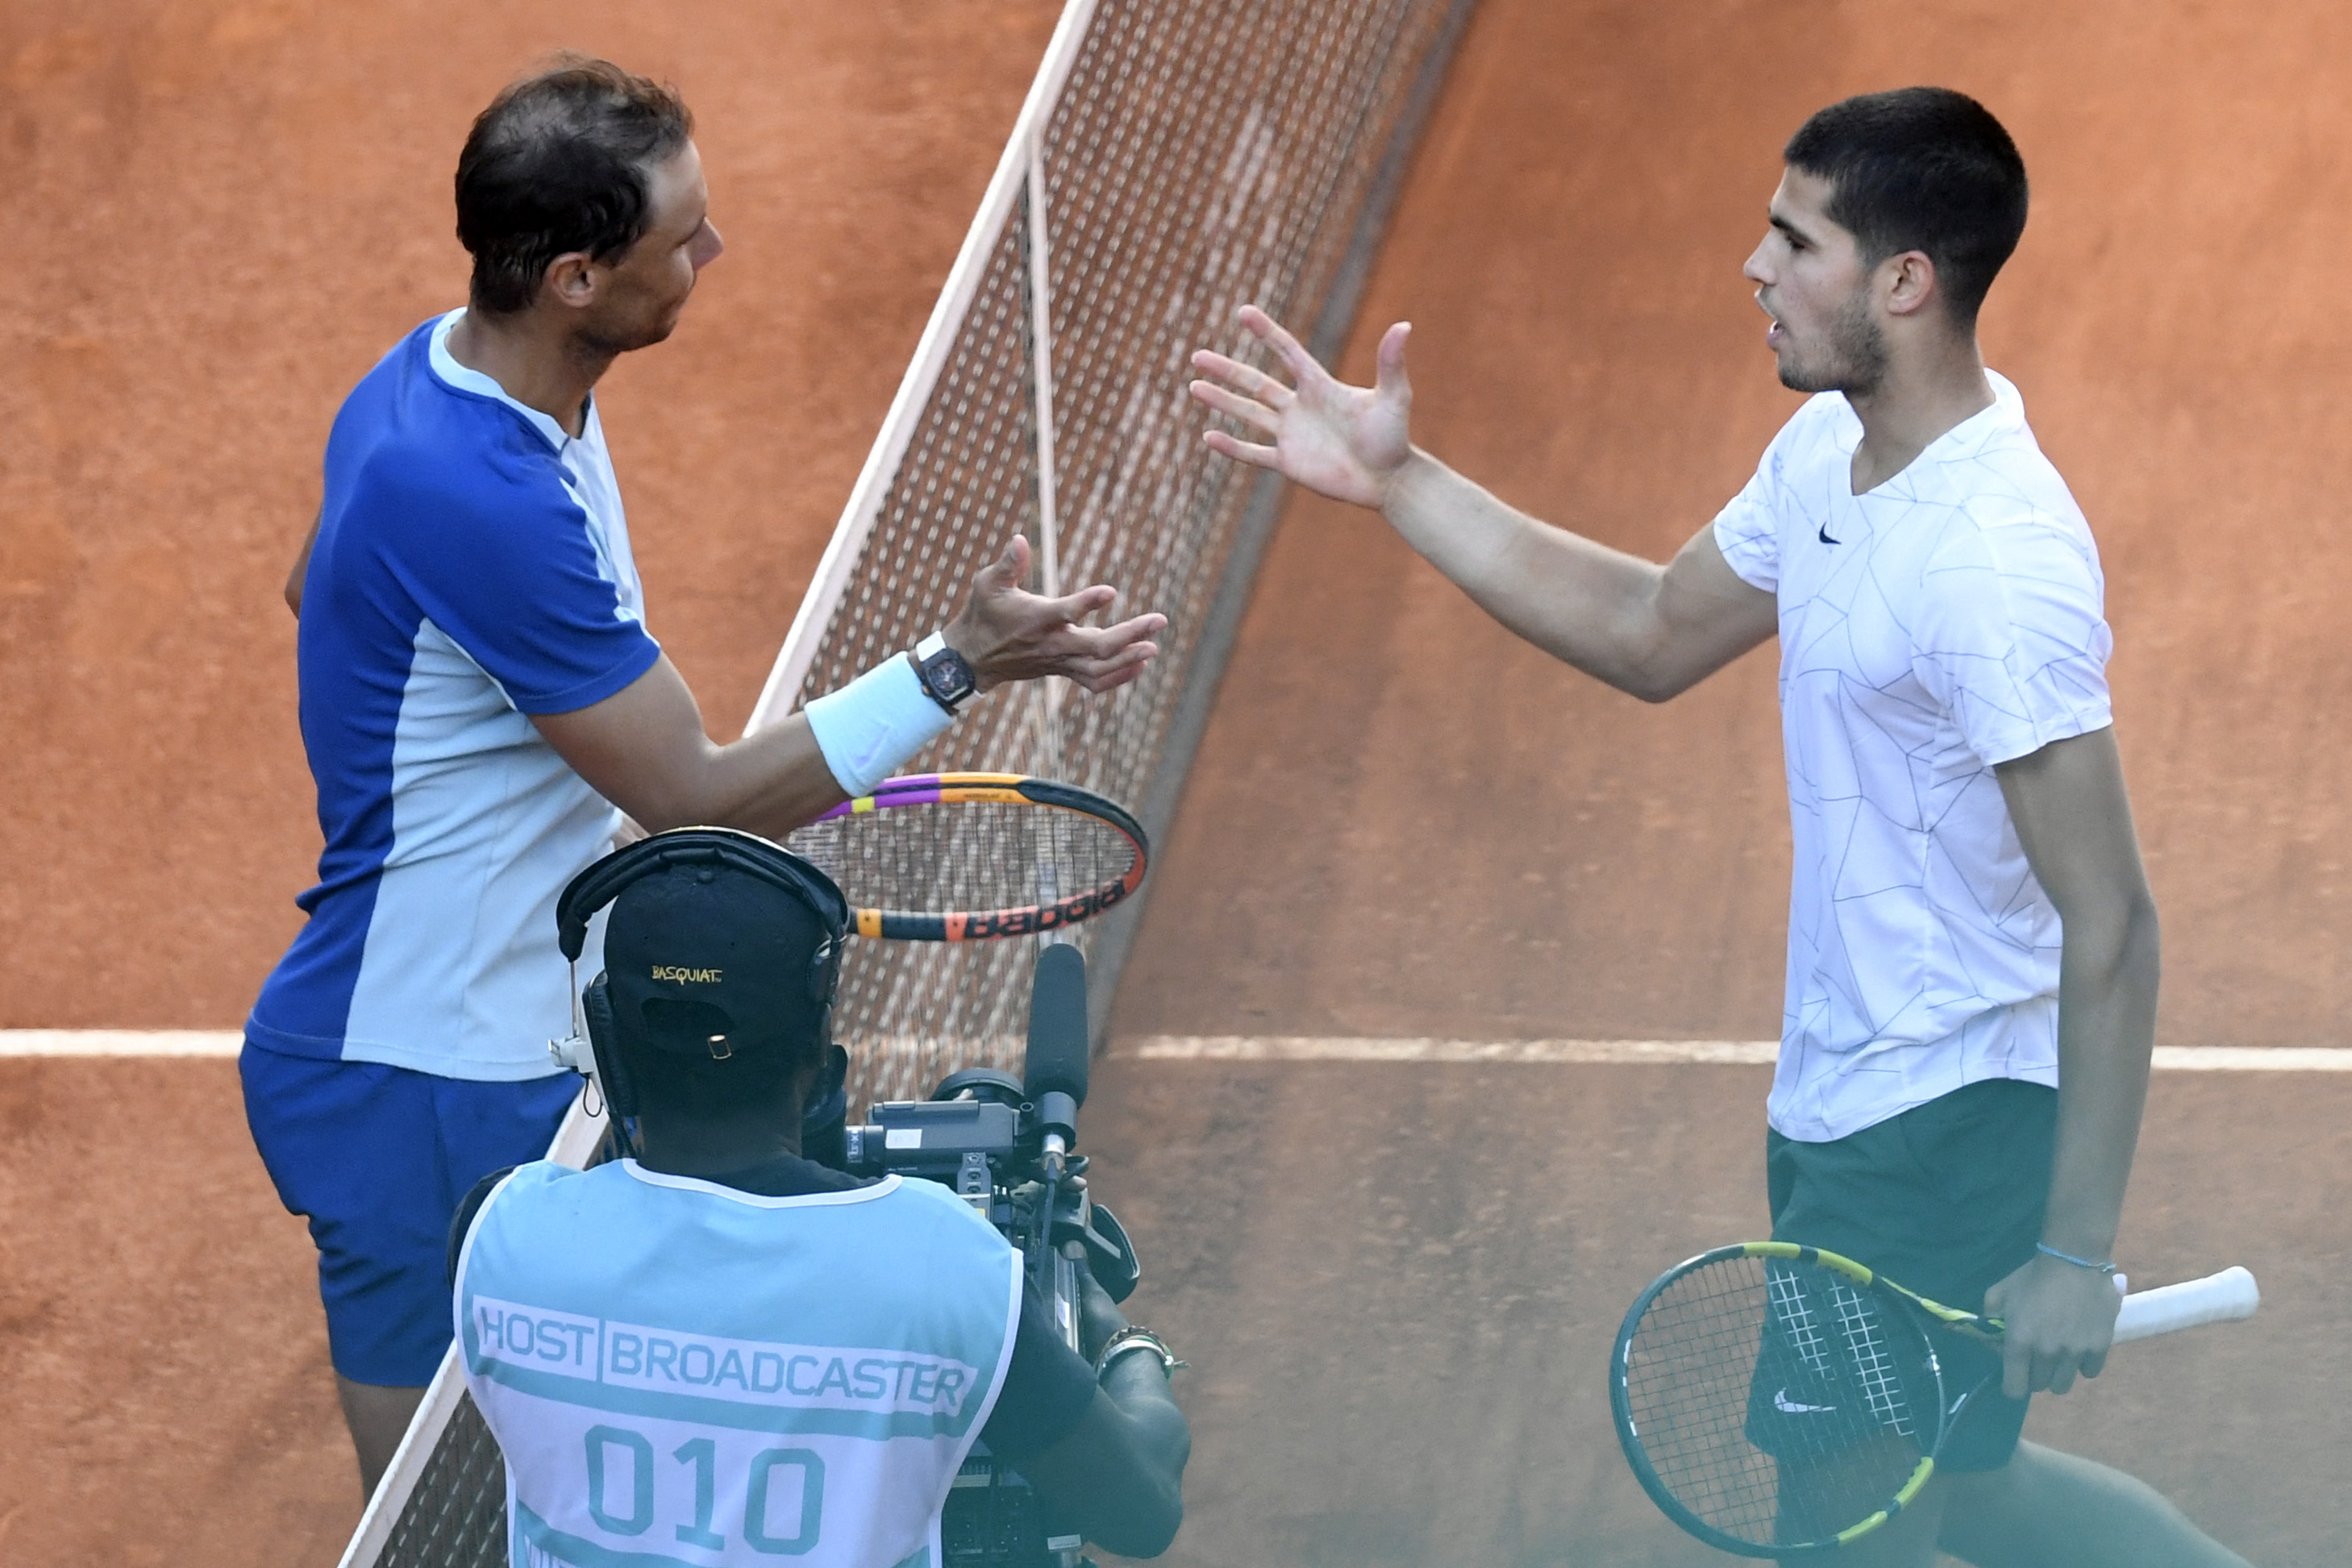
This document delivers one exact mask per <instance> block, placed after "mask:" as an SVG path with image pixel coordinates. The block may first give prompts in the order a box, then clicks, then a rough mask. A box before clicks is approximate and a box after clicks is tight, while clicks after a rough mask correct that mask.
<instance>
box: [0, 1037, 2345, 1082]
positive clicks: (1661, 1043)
mask: <svg viewBox="0 0 2352 1568" xmlns="http://www.w3.org/2000/svg"><path fill="white" fill-rule="evenodd" d="M243 1043H244V1036H243V1035H242V1034H240V1033H239V1032H238V1031H236V1030H184V1029H6V1030H0V1057H10V1056H235V1055H236V1053H237V1051H238V1048H239V1047H240V1046H241V1045H243ZM1113 1054H1115V1055H1118V1056H1134V1057H1139V1058H1142V1059H1144V1060H1146V1061H1435V1062H1482V1061H1502V1062H1530V1063H1537V1064H1547V1063H1558V1064H1563V1065H1573V1064H1577V1063H1603V1064H1607V1063H1616V1064H1621V1065H1622V1064H1633V1065H1643V1064H1651V1065H1664V1066H1673V1065H1678V1064H1688V1063H1696V1064H1705V1065H1732V1066H1744V1067H1769V1066H1770V1065H1771V1064H1772V1062H1773V1061H1774V1059H1775V1058H1776V1057H1778V1055H1779V1054H1780V1047H1779V1046H1778V1045H1777V1044H1776V1043H1775V1042H1774V1041H1772V1040H1391V1039H1386V1038H1381V1037H1375V1036H1363V1035H1235V1034H1210V1035H1167V1034H1159V1035H1147V1036H1145V1037H1144V1038H1142V1039H1141V1040H1137V1041H1136V1042H1135V1043H1134V1044H1133V1045H1132V1046H1126V1047H1121V1048H1120V1049H1118V1051H1115V1052H1114V1053H1113ZM2156 1065H2157V1067H2158V1069H2160V1070H2162V1071H2168V1072H2352V1048H2346V1047H2342V1046H2324V1045H2284V1046H2235V1045H2159V1046H2158V1047H2157V1048H2156Z"/></svg>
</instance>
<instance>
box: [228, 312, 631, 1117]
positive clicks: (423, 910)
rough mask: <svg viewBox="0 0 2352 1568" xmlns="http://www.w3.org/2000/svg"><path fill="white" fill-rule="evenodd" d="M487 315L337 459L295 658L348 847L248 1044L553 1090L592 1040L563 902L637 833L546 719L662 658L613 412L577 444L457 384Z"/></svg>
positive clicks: (391, 362) (365, 418) (427, 328)
mask: <svg viewBox="0 0 2352 1568" xmlns="http://www.w3.org/2000/svg"><path fill="white" fill-rule="evenodd" d="M464 314H465V312H464V311H462V310H458V311H453V312H451V313H450V314H448V315H446V316H444V317H441V318H440V319H437V320H435V321H428V322H426V323H425V325H424V326H422V327H419V328H418V329H416V330H415V332H412V333H411V334H409V336H408V338H407V339H406V340H404V341H403V342H402V343H401V345H400V346H399V347H398V348H396V349H394V350H393V351H392V352H391V353H390V354H388V355H386V356H385V357H384V359H383V361H382V362H381V363H379V364H378V365H377V366H376V367H375V369H373V371H369V372H368V374H367V377H366V379H365V380H363V381H362V382H360V384H359V385H358V387H357V388H355V389H354V390H353V391H352V395H351V396H350V397H349V398H348V399H346V400H345V401H344V403H343V407H342V410H341V413H338V414H337V415H336V417H335V424H334V429H333V432H332V434H330V435H329V437H328V440H327V462H326V494H325V499H324V503H323V505H322V506H321V507H320V516H319V534H318V539H317V542H316V543H315V544H314V545H313V546H312V547H311V551H310V570H309V573H308V575H307V576H306V577H305V578H304V579H303V590H302V615H301V631H300V634H299V643H298V646H299V667H300V682H301V715H302V742H303V746H304V747H305V749H306V750H307V751H308V752H309V754H310V771H311V773H312V775H313V776H314V778H315V779H317V781H318V789H319V826H320V831H321V832H322V833H323V834H324V835H325V838H326V848H325V850H324V852H322V853H321V854H320V857H319V883H318V885H317V886H315V887H313V888H311V889H310V891H309V892H307V893H305V894H302V896H301V897H300V898H299V900H297V902H298V903H299V904H300V906H301V907H302V909H303V910H304V911H305V912H307V913H308V914H309V915H310V923H309V924H308V925H305V926H304V927H303V928H302V931H301V934H300V935H299V936H297V937H296V938H295V939H294V944H293V946H291V947H290V948H289V950H288V951H287V954H286V956H285V957H284V958H283V959H281V960H280V961H279V963H278V967H277V969H276V971H275V972H274V973H272V974H271V976H270V977H269V979H268V983H267V984H265V985H264V986H263V988H262V991H261V997H260V999H259V1000H258V1001H257V1003H256V1004H255V1006H254V1009H253V1015H252V1017H251V1019H249V1020H248V1021H247V1026H246V1030H247V1036H248V1038H249V1039H250V1040H252V1041H253V1042H254V1043H255V1044H257V1045H259V1046H262V1047H264V1048H266V1049H268V1050H271V1051H283V1052H288V1053H291V1054H294V1055H300V1056H323V1057H340V1058H342V1059H343V1060H346V1061H380V1062H389V1063H391V1064H392V1065H394V1066H397V1067H407V1068H415V1069H418V1070H420V1071H427V1072H435V1073H439V1074H442V1075H443V1076H446V1077H451V1078H469V1079H489V1080H512V1079H524V1078H536V1077H541V1076H544V1075H545V1074H546V1073H547V1072H548V1071H549V1064H548V1060H547V1041H548V1040H550V1039H551V1038H553V1037H556V1036H560V1035H562V1034H564V1033H566V1032H568V1030H569V1028H570V1019H571V998H569V997H568V996H567V995H566V994H565V970H564V965H563V962H562V958H561V957H560V956H558V954H557V951H556V946H555V899H556V895H557V894H559V893H561V892H562V888H563V885H564V883H566V882H567V881H569V880H570V879H571V878H572V875H573V874H575V873H577V872H579V871H580V870H581V868H582V867H583V866H585V865H587V864H588V863H589V862H591V861H593V860H594V859H595V858H596V857H597V856H598V855H599V854H601V853H603V852H604V850H605V849H606V848H607V847H608V845H609V843H610V841H611V839H612V835H613V832H614V829H615V827H616V826H617V825H618V823H619V820H620V814H619V813H618V812H617V811H616V810H614V808H613V807H612V806H611V805H609V804H608V803H607V802H606V801H605V800H604V799H603V798H602V797H601V796H599V795H598V794H597V793H596V792H595V791H594V790H593V789H590V788H589V787H588V786H587V784H586V783H584V782H583V780H582V779H580V777H579V776H578V775H577V774H575V773H573V772H572V769H571V768H569V767H568V766H566V765H565V763H564V761H563V759H562V758H561V757H559V756H557V755H556V753H555V750H554V748H553V747H551V746H549V745H548V743H547V742H546V741H545V740H544V739H542V738H541V736H540V734H539V731H538V730H537V729H536V728H535V727H533V726H532V724H531V721H530V717H529V716H530V715H532V714H548V713H568V712H571V711H572V710H573V709H576V708H583V707H586V706H589V705H590V704H592V703H596V702H600V701H602V700H603V699H604V698H605V697H608V696H611V695H613V694H614V693H615V692H618V691H620V690H621V689H622V688H623V687H625V686H626V685H629V683H630V682H632V681H634V680H635V679H636V678H637V677H638V676H639V675H642V674H645V673H646V670H648V669H649V668H651V667H652V665H653V664H654V662H655V660H656V658H657V657H658V656H659V654H660V652H661V650H660V646H659V645H658V644H657V643H655V641H654V640H653V638H652V637H651V636H650V635H649V634H647V632H646V629H645V625H644V613H645V600H644V592H643V590H642V589H641V588H640V587H639V585H638V581H637V571H636V565H635V561H634V560H633V559H632V558H631V556H630V553H629V529H628V523H627V521H626V519H625V517H624V515H623V513H622V510H621V493H620V487H619V486H618V484H617V483H616V482H615V481H614V476H613V464H612V459H611V457H610V456H609V455H607V454H606V452H605V449H604V430H603V427H602V425H601V424H600V423H599V422H598V420H597V416H596V411H595V405H594V403H593V401H592V402H590V404H589V408H588V413H587V417H586V420H585V423H584V425H583V434H582V435H581V436H580V437H579V438H578V439H577V440H574V439H572V438H571V437H569V436H567V435H566V434H564V431H563V428H562V426H561V425H560V424H558V423H556V422H555V421H554V420H552V419H551V418H549V417H548V416H547V415H546V414H544V413H540V412H539V411H538V410H536V409H531V408H526V407H525V406H523V405H522V404H521V403H519V402H515V401H514V400H513V399H512V398H510V397H509V396H507V395H506V393H505V392H503V391H502V390H501V389H500V388H499V384H498V383H497V382H494V381H492V380H491V379H490V378H489V377H488V376H486V375H483V374H482V373H480V372H479V371H472V370H468V369H467V368H466V367H465V366H463V365H460V364H458V363H457V361H455V360H453V359H452V358H450V356H449V351H448V347H447V343H448V337H449V330H450V329H451V328H452V327H454V326H455V325H456V324H457V321H458V319H460V318H461V317H462V316H463V315H464ZM593 958H594V955H593V953H592V954H590V955H588V961H589V962H591V963H592V964H593ZM589 972H592V973H593V969H591V970H590V971H589Z"/></svg>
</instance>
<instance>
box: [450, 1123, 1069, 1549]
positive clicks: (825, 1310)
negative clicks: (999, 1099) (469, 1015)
mask: <svg viewBox="0 0 2352 1568" xmlns="http://www.w3.org/2000/svg"><path fill="white" fill-rule="evenodd" d="M1021 1291H1022V1281H1021V1260H1020V1257H1019V1255H1018V1254H1016V1253H1015V1252H1014V1251H1013V1249H1012V1248H1011V1247H1010V1246H1009V1245H1007V1243H1006V1242H1005V1240H1004V1239H1003V1237H1002V1236H999V1235H998V1234H997V1233H996V1232H995V1231H994V1230H992V1229H991V1228H989V1225H988V1222H987V1221H986V1220H984V1219H982V1218H981V1217H980V1216H979V1215H978V1214H977V1213H976V1212H974V1211H973V1209H972V1207H971V1206H970V1205H969V1204H967V1203H965V1202H964V1201H963V1200H962V1199H961V1198H959V1197H956V1196H955V1195H954V1194H953V1193H951V1192H950V1191H948V1189H947V1188H945V1187H944V1186H939V1185H938V1184H936V1183H932V1182H925V1181H908V1180H905V1179H903V1178H901V1177H898V1176H888V1177H886V1178H885V1179H883V1180H882V1181H880V1182H877V1183H876V1184H874V1185H873V1186H863V1187H858V1188H856V1189H855V1190H852V1191H848V1192H825V1193H814V1194H810V1195H808V1196H805V1197H759V1196H757V1195H755V1194H751V1193H747V1192H739V1191H737V1190H736V1189H734V1188H732V1187H728V1186H719V1185H718V1184H716V1183H713V1182H706V1181H698V1180H695V1179H693V1178H692V1177H688V1176H666V1175H662V1174H658V1173H656V1172H653V1171H648V1170H646V1169H645V1168H644V1167H643V1166H639V1165H638V1164H637V1163H636V1162H635V1160H623V1161H620V1162H618V1163H615V1164H610V1165H603V1166H597V1167H595V1168H594V1169H593V1170H587V1171H575V1170H569V1169H566V1168H565V1167H563V1166H557V1165H551V1164H548V1163H545V1162H541V1163H539V1164H535V1165H528V1166H521V1167H520V1168H518V1169H517V1170H516V1171H515V1173H514V1174H513V1175H512V1176H509V1177H508V1178H507V1179H506V1180H505V1181H503V1182H501V1183H500V1184H499V1186H498V1187H497V1188H496V1189H495V1190H494V1191H493V1192H492V1193H491V1194H490V1196H489V1197H488V1200H487V1201H486V1202H485V1203H484V1204H483V1206H482V1209H481V1213H480V1216H479V1218H477V1219H476V1220H475V1222H474V1226H473V1228H472V1230H471V1231H470V1232H468V1234H467V1239H466V1244H465V1249H464V1250H463V1251H462V1252H461V1253H460V1255H459V1258H458V1263H457V1343H458V1348H459V1352H460V1354H462V1356H463V1357H464V1363H465V1370H466V1380H467V1386H468V1387H469V1388H470V1389H471V1391H472V1393H473V1396H474V1403H475V1404H476V1405H477V1406H479V1407H480V1409H481V1412H482V1417H483V1419H484V1420H485V1421H487V1422H488V1424H489V1427H490V1430H491V1432H492V1434H493V1435H495V1436H496V1437H497V1438H498V1440H499V1448H501V1449H502V1450H504V1452H505V1454H506V1459H507V1512H508V1518H509V1529H510V1531H511V1536H510V1542H511V1544H510V1561H511V1563H512V1564H513V1568H549V1565H550V1564H568V1565H570V1568H749V1565H750V1564H753V1563H774V1562H775V1561H777V1560H778V1559H780V1558H787V1559H791V1560H793V1561H794V1562H797V1563H805V1564H807V1565H808V1568H943V1558H942V1556H941V1552H940V1511H941V1509H942V1508H943V1507H944V1506H945V1504H946V1501H947V1497H948V1492H949V1490H950V1487H952V1486H953V1484H954V1481H955V1477H956V1471H957V1470H958V1469H959V1468H961V1465H962V1463H963V1460H964V1457H965V1455H966V1454H968V1453H969V1452H970V1451H971V1445H972V1441H973V1439H974V1438H976V1437H979V1436H980V1431H981V1428H982V1426H983V1425H985V1424H986V1422H987V1420H988V1416H989V1412H990V1411H991V1410H992V1408H994V1406H995V1403H996V1397H997V1395H998V1393H999V1392H1000V1391H1001V1390H1002V1389H1003V1385H1004V1375H1005V1372H1006V1370H1007V1368H1008V1367H1009V1366H1010V1364H1011V1363H1012V1359H1013V1338H1014V1324H1015V1322H1017V1320H1018V1319H1019V1317H1020V1312H1021Z"/></svg>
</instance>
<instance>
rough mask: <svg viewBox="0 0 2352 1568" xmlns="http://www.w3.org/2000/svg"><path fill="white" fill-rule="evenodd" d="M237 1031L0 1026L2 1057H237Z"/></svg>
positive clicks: (241, 1041)
mask: <svg viewBox="0 0 2352 1568" xmlns="http://www.w3.org/2000/svg"><path fill="white" fill-rule="evenodd" d="M244 1043H245V1036H244V1035H243V1034H241V1033H240V1032H238V1031H237V1030H226V1029H222V1030H212V1029H0V1056H235V1055H236V1053H237V1051H238V1048H240V1047H241V1046H243V1045H244Z"/></svg>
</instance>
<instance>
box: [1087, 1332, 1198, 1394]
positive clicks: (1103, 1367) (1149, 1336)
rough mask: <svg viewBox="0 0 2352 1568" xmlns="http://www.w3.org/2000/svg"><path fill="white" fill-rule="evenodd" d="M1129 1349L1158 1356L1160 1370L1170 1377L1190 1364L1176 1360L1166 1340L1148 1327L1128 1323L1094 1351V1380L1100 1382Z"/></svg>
mask: <svg viewBox="0 0 2352 1568" xmlns="http://www.w3.org/2000/svg"><path fill="white" fill-rule="evenodd" d="M1131 1350H1148V1351H1150V1352H1151V1354H1154V1355H1156V1356H1158V1357H1159V1358H1160V1372H1161V1373H1163V1374H1164V1375H1167V1376H1169V1377H1171V1378H1172V1377H1174V1376H1175V1375H1176V1369H1177V1368H1178V1367H1180V1366H1190V1365H1192V1363H1191V1362H1189V1361H1179V1360H1177V1359H1176V1353H1175V1352H1174V1351H1171V1350H1170V1349H1169V1348H1168V1342H1167V1341H1165V1340H1163V1339H1161V1338H1160V1336H1159V1335H1158V1334H1156V1333H1152V1332H1151V1331H1150V1329H1147V1328H1139V1327H1136V1326H1135V1325H1133V1324H1129V1326H1128V1327H1126V1328H1123V1329H1121V1330H1119V1331H1118V1333H1114V1334H1112V1335H1111V1336H1110V1338H1108V1339H1107V1340H1105V1341H1103V1347H1102V1349H1100V1350H1098V1351H1097V1352H1096V1353H1095V1381H1096V1382H1097V1383H1100V1382H1101V1381H1102V1378H1103V1374H1104V1373H1106V1372H1108V1371H1109V1370H1110V1364H1111V1363H1112V1362H1114V1361H1117V1360H1118V1358H1119V1357H1120V1356H1122V1355H1125V1354H1127V1353H1128V1352H1129V1351H1131Z"/></svg>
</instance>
